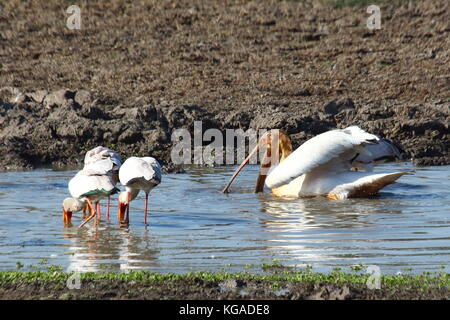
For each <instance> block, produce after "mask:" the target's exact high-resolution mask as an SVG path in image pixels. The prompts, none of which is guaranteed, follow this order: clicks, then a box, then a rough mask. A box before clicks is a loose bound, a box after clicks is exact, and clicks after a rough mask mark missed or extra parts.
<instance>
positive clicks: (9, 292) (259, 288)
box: [0, 278, 450, 300]
mask: <svg viewBox="0 0 450 320" xmlns="http://www.w3.org/2000/svg"><path fill="white" fill-rule="evenodd" d="M9 299H13V300H23V299H27V300H29V299H33V300H35V299H36V300H42V299H51V300H54V299H57V300H72V299H73V300H80V299H81V300H108V299H119V300H126V299H133V300H136V299H139V300H141V299H145V300H165V299H176V300H185V299H189V300H236V299H249V300H251V299H270V300H276V299H282V300H286V299H288V300H305V299H306V300H351V299H364V300H370V299H376V300H384V299H386V300H411V299H412V300H416V299H426V300H432V299H450V294H449V291H448V289H446V288H420V287H416V286H407V285H405V286H402V287H396V288H381V289H368V288H367V286H366V285H364V284H350V283H349V284H333V283H316V282H288V281H263V280H242V279H228V280H226V281H205V280H202V279H195V278H194V279H186V280H174V281H165V282H160V283H152V282H136V281H131V282H129V281H119V280H90V281H84V282H82V284H81V287H80V289H68V288H67V286H66V283H65V282H48V283H43V282H39V281H36V282H33V283H14V284H2V285H1V286H0V300H9Z"/></svg>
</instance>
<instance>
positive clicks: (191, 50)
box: [0, 0, 450, 169]
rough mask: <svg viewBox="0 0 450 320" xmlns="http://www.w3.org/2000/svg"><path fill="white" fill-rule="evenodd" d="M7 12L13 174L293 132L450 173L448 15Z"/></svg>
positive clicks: (424, 9)
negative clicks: (377, 140)
mask: <svg viewBox="0 0 450 320" xmlns="http://www.w3.org/2000/svg"><path fill="white" fill-rule="evenodd" d="M65 9H66V8H65V7H64V5H63V4H61V3H60V2H59V1H56V0H52V1H47V2H45V4H44V3H41V2H33V3H30V4H28V3H27V4H25V3H23V2H19V1H15V0H7V1H2V3H1V4H0V30H1V31H0V58H1V60H0V155H1V156H0V169H18V168H33V167H39V166H53V167H64V166H67V165H70V166H72V165H77V166H79V165H80V162H81V161H82V159H83V156H84V153H85V151H87V150H88V149H90V148H92V147H95V146H97V145H104V146H108V147H111V148H113V149H115V150H117V151H118V152H120V153H121V154H122V155H124V156H129V155H147V154H151V155H153V156H154V157H156V158H158V159H159V160H160V161H161V162H163V163H165V164H166V165H169V167H170V163H171V161H170V150H171V147H172V142H171V134H172V131H173V130H174V129H178V128H182V127H185V128H188V129H190V130H191V131H192V127H193V121H194V120H199V121H203V129H208V128H218V129H220V130H225V129H226V128H242V129H244V130H247V129H248V128H254V129H259V128H281V129H284V130H285V131H287V132H288V133H289V134H290V135H291V137H292V139H293V140H294V145H295V146H297V145H299V144H300V143H302V142H303V141H305V140H306V139H307V138H310V137H312V136H314V135H316V134H319V133H321V132H324V131H326V130H330V129H333V128H341V127H345V126H348V125H359V126H361V127H362V128H363V129H365V130H368V131H369V132H372V133H374V134H378V135H380V136H382V137H385V138H388V139H390V140H392V141H393V142H395V143H397V144H399V145H400V146H401V147H402V148H403V149H404V150H405V158H407V159H410V158H411V159H413V161H414V162H415V163H417V164H421V165H438V164H450V154H449V144H450V142H449V141H450V139H449V124H450V117H449V115H450V111H449V110H450V100H449V99H450V98H449V97H450V70H449V67H448V66H449V65H450V43H449V41H450V40H449V39H450V37H449V35H450V29H449V27H448V21H449V20H450V10H448V3H447V1H446V0H438V1H432V0H426V1H413V2H407V1H403V2H402V1H396V2H394V3H393V4H389V5H387V4H383V5H381V9H382V14H383V15H382V17H383V20H382V29H381V30H379V31H376V32H375V31H370V30H368V29H367V27H366V19H367V13H366V11H365V8H361V7H351V8H348V7H343V8H335V7H333V6H330V5H328V4H326V1H307V2H291V1H281V2H279V1H264V2H259V1H258V2H252V1H208V2H204V3H203V2H197V1H158V2H155V3H124V2H122V1H118V0H117V1H97V2H95V3H84V4H83V5H81V14H82V28H81V30H69V29H67V28H66V26H65V23H66V19H67V17H68V14H65Z"/></svg>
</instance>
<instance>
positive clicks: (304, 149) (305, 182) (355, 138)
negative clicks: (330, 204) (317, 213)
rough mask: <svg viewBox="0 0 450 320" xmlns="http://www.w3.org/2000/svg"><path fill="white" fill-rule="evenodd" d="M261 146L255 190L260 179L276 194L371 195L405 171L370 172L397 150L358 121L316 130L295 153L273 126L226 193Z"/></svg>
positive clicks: (260, 186) (260, 185) (261, 185)
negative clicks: (343, 127) (355, 123)
mask: <svg viewBox="0 0 450 320" xmlns="http://www.w3.org/2000/svg"><path fill="white" fill-rule="evenodd" d="M263 147H265V148H266V150H265V153H264V156H263V159H262V161H261V168H260V171H259V174H258V178H257V182H256V187H255V192H262V191H263V188H264V183H265V184H266V186H267V187H269V188H270V189H271V190H272V192H273V194H274V195H277V196H292V197H308V196H318V195H323V196H326V197H328V198H329V199H332V200H340V199H346V198H351V197H363V196H371V195H376V194H377V193H378V191H379V190H380V189H382V188H383V187H385V186H387V185H389V184H391V183H394V182H395V181H396V180H397V179H398V178H400V177H401V176H402V175H404V174H406V172H394V173H381V174H374V173H372V172H370V171H371V170H372V166H373V164H374V163H377V161H378V160H381V159H385V158H389V157H398V156H399V155H400V152H399V150H398V149H397V148H396V147H395V146H394V145H392V144H391V143H389V141H387V140H384V139H380V138H378V137H377V136H375V135H373V134H370V133H367V132H365V131H364V130H362V129H360V128H359V127H357V126H351V127H348V128H345V129H336V130H331V131H327V132H325V133H322V134H319V135H317V136H316V137H314V138H311V139H310V140H308V141H306V142H305V143H303V144H302V145H301V146H300V147H298V148H297V149H296V150H295V151H294V152H292V144H291V141H290V139H289V137H288V136H287V135H286V134H285V133H283V132H282V131H280V130H276V129H275V130H271V131H269V132H267V133H265V134H264V135H263V136H262V137H261V138H260V140H259V141H258V144H257V146H256V147H255V148H254V149H253V151H252V152H251V153H250V155H249V156H248V157H247V158H246V159H245V160H244V162H243V163H242V164H241V165H240V166H239V168H238V169H237V170H236V171H235V173H234V174H233V176H232V177H231V179H230V182H229V183H228V185H227V186H226V187H225V189H224V190H223V192H228V188H229V187H230V185H231V183H232V182H233V180H234V178H235V177H236V176H237V175H238V173H239V172H240V171H241V170H242V168H243V167H244V166H245V165H246V164H247V163H248V162H249V160H250V158H251V157H252V156H254V155H255V154H256V153H257V151H258V150H259V149H260V148H263ZM280 153H281V157H280ZM278 162H279V163H278ZM272 166H273V168H271V169H272V170H271V171H270V173H269V174H268V171H269V168H270V167H272ZM361 169H363V170H364V171H361ZM267 174H268V175H267Z"/></svg>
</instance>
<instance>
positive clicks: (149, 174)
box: [117, 157, 161, 224]
mask: <svg viewBox="0 0 450 320" xmlns="http://www.w3.org/2000/svg"><path fill="white" fill-rule="evenodd" d="M119 179H120V183H121V184H122V185H124V186H125V188H126V191H124V192H121V193H120V194H119V210H118V213H117V218H118V219H119V221H120V222H125V223H128V222H129V210H130V202H131V201H133V200H134V199H135V198H136V197H137V195H138V193H139V191H140V190H144V192H145V209H144V223H145V224H147V206H148V193H149V192H150V190H151V189H153V188H154V187H156V186H157V185H158V184H160V182H161V166H160V165H159V163H158V161H156V159H154V158H152V157H143V158H138V157H130V158H128V159H127V160H125V162H124V163H123V164H122V166H121V167H120V170H119ZM125 210H126V213H127V215H126V218H125V220H124V215H125Z"/></svg>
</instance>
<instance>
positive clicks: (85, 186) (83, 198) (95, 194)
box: [63, 169, 119, 227]
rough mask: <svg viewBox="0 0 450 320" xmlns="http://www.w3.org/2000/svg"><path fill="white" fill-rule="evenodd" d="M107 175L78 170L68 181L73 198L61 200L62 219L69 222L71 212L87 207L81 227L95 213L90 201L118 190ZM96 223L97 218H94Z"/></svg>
mask: <svg viewBox="0 0 450 320" xmlns="http://www.w3.org/2000/svg"><path fill="white" fill-rule="evenodd" d="M118 191H119V189H117V188H116V187H115V186H114V183H113V182H112V180H111V178H110V177H109V176H108V175H105V174H102V173H99V172H98V171H95V170H92V169H83V170H81V171H79V172H78V173H77V174H76V175H75V177H73V178H72V179H71V180H70V181H69V192H70V194H71V196H72V197H73V198H66V199H64V202H63V214H64V216H63V221H64V223H65V224H70V222H71V218H72V213H73V212H76V211H80V210H82V209H84V207H85V206H87V208H88V209H89V213H90V216H89V217H88V218H87V219H86V220H85V221H84V222H83V223H82V224H81V225H80V227H82V226H83V225H85V224H86V223H87V222H88V221H89V220H91V219H92V218H93V217H94V216H95V215H96V211H95V209H94V208H93V206H92V202H96V204H98V201H100V199H102V198H105V197H109V196H110V195H111V194H114V193H116V192H118ZM95 224H97V219H95Z"/></svg>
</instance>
